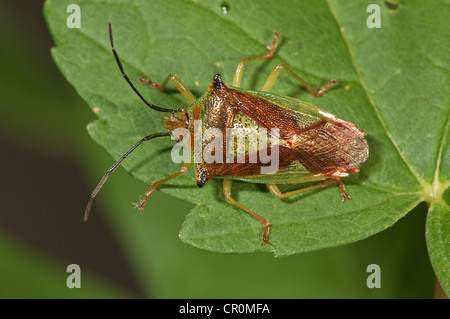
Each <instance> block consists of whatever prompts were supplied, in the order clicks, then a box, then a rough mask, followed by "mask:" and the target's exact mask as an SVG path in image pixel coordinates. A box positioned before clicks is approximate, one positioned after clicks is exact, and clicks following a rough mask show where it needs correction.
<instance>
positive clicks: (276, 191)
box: [267, 178, 351, 201]
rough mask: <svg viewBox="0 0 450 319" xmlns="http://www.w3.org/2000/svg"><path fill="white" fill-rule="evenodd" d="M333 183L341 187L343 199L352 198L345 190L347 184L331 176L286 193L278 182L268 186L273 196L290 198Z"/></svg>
mask: <svg viewBox="0 0 450 319" xmlns="http://www.w3.org/2000/svg"><path fill="white" fill-rule="evenodd" d="M331 184H336V185H337V186H338V187H339V189H340V191H341V196H342V201H346V200H348V199H351V197H350V196H349V195H348V194H347V192H346V191H345V185H344V184H343V183H342V182H341V180H340V179H339V178H329V179H326V180H325V181H323V182H321V183H318V184H315V185H311V186H308V187H304V188H300V189H297V190H295V191H290V192H286V193H282V192H281V191H280V189H279V188H278V186H277V185H276V184H267V187H268V188H269V191H270V192H271V193H272V195H273V196H275V197H277V198H281V199H283V198H288V197H290V196H293V195H297V194H300V193H304V192H308V191H311V190H313V189H316V188H323V187H326V186H328V185H331Z"/></svg>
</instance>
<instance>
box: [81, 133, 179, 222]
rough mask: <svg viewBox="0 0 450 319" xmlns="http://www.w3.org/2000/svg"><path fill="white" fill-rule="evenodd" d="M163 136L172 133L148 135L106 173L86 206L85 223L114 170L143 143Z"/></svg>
mask: <svg viewBox="0 0 450 319" xmlns="http://www.w3.org/2000/svg"><path fill="white" fill-rule="evenodd" d="M163 136H170V133H155V134H151V135H148V136H146V137H144V138H143V139H141V140H140V141H139V142H137V143H136V144H135V145H134V146H133V147H132V148H130V149H129V150H128V152H126V153H125V154H124V155H122V157H121V158H120V159H119V160H118V161H117V162H115V163H114V165H113V166H111V168H110V169H109V170H108V172H106V174H105V176H103V178H102V179H101V180H100V183H98V185H97V187H96V188H95V189H94V191H93V192H92V194H91V197H90V198H89V201H88V203H87V206H86V210H85V211H84V221H87V219H88V217H89V212H90V211H91V207H92V202H93V200H94V198H95V196H97V194H98V192H99V191H100V189H101V188H102V187H103V184H105V182H106V180H107V179H108V177H109V175H110V174H111V173H112V172H114V170H115V169H116V168H117V166H119V164H120V163H121V162H122V161H123V160H124V159H125V158H126V157H127V156H128V155H130V153H131V152H133V151H134V150H135V149H136V148H137V147H138V146H139V145H141V143H142V142H145V141H149V140H151V139H153V138H157V137H163Z"/></svg>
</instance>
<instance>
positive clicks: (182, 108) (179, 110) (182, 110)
mask: <svg viewBox="0 0 450 319" xmlns="http://www.w3.org/2000/svg"><path fill="white" fill-rule="evenodd" d="M178 112H182V113H184V112H186V109H185V108H184V106H180V108H179V109H178Z"/></svg>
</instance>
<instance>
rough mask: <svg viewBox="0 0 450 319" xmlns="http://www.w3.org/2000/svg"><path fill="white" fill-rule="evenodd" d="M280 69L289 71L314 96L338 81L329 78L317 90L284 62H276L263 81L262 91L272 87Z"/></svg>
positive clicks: (322, 92) (319, 94)
mask: <svg viewBox="0 0 450 319" xmlns="http://www.w3.org/2000/svg"><path fill="white" fill-rule="evenodd" d="M282 70H285V71H286V72H287V73H289V74H290V75H291V76H293V77H294V78H295V79H296V80H297V81H299V82H300V83H301V84H302V85H303V86H304V87H305V88H306V89H307V90H308V91H309V92H310V93H311V94H312V95H314V96H315V97H319V96H321V95H322V94H324V93H325V92H326V91H327V90H328V89H329V88H330V87H331V86H333V85H336V84H338V82H337V81H336V80H335V79H331V81H330V82H329V83H328V84H326V85H324V86H323V87H321V88H320V89H319V90H316V89H315V88H313V87H312V86H311V85H309V84H308V83H307V82H306V81H305V80H303V79H302V78H301V77H299V76H298V75H297V74H295V73H294V72H293V71H292V70H291V69H289V68H288V67H287V66H285V65H284V64H278V65H277V66H275V68H274V69H273V70H272V72H271V73H270V75H269V77H268V78H267V80H266V83H264V86H263V88H262V91H266V92H269V91H270V89H272V87H273V85H274V84H275V81H276V80H277V79H278V76H279V75H280V73H281V71H282Z"/></svg>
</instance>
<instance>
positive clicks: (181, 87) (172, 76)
mask: <svg viewBox="0 0 450 319" xmlns="http://www.w3.org/2000/svg"><path fill="white" fill-rule="evenodd" d="M169 80H170V81H172V82H173V84H175V86H176V87H177V88H178V91H180V93H181V95H183V97H184V98H185V99H186V100H187V101H188V102H189V103H190V104H192V103H194V102H195V101H196V98H195V97H194V95H193V94H192V93H191V91H189V89H188V88H187V87H186V85H184V83H183V82H181V80H180V79H179V78H178V76H177V75H176V74H169V75H168V76H167V77H166V79H165V80H164V82H163V83H162V84H158V83H156V82H153V81H150V80H149V79H146V78H144V77H143V76H140V77H139V79H138V83H146V84H148V85H151V86H153V87H154V88H157V89H158V90H160V91H161V92H163V91H164V90H165V89H166V85H167V82H169Z"/></svg>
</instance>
